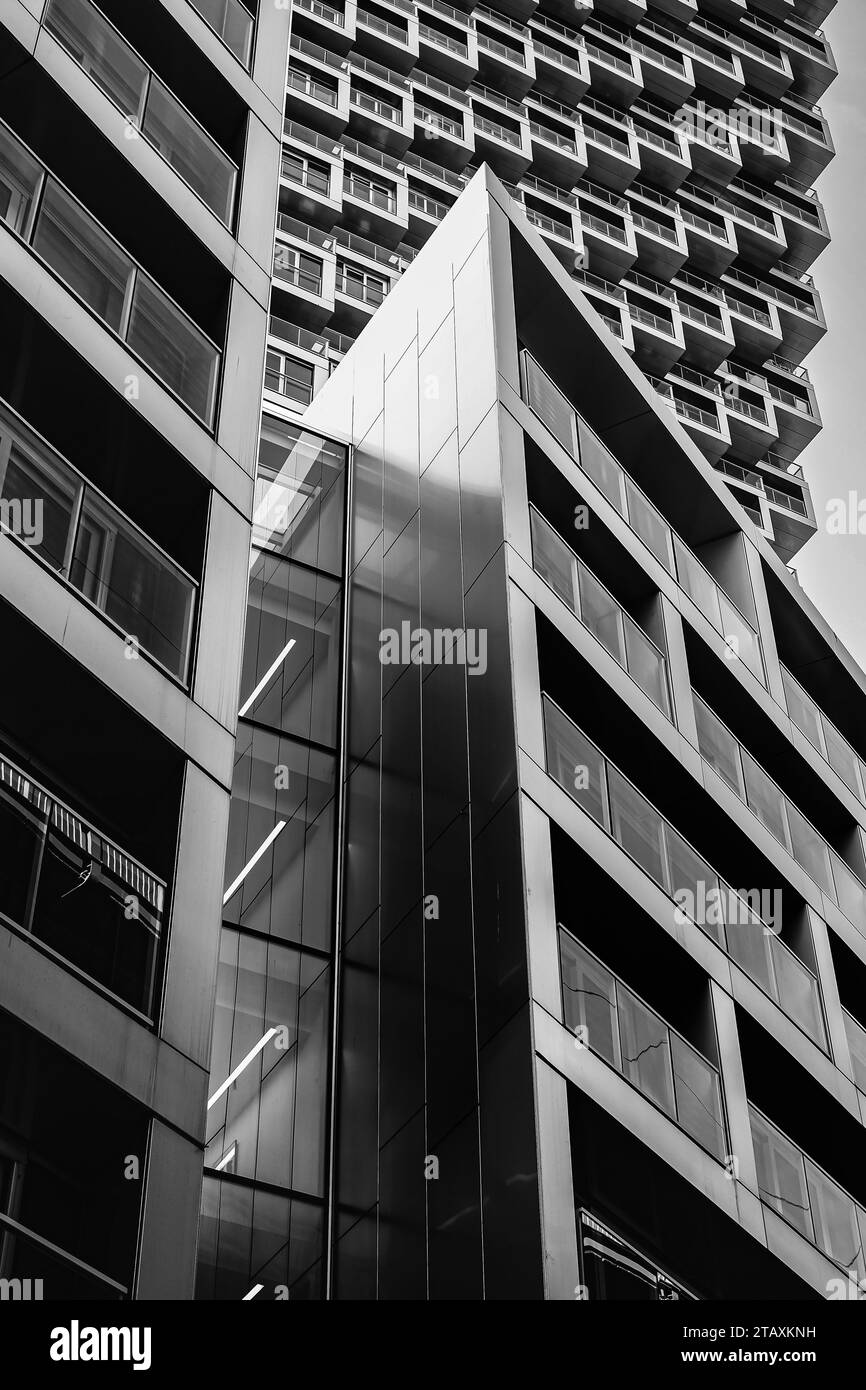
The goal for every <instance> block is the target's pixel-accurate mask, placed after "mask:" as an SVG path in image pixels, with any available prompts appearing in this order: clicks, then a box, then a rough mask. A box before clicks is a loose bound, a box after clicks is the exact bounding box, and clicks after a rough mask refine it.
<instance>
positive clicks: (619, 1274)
mask: <svg viewBox="0 0 866 1390" xmlns="http://www.w3.org/2000/svg"><path fill="white" fill-rule="evenodd" d="M579 1235H580V1257H581V1261H580V1267H581V1280H582V1283H583V1284H584V1286H585V1288H586V1294H587V1298H588V1299H590V1300H594V1301H604V1302H625V1301H628V1302H630V1303H635V1302H644V1303H674V1302H679V1301H680V1300H681V1299H683V1300H684V1299H687V1300H689V1301H691V1302H695V1301H696V1300H695V1296H694V1294H691V1293H689V1292H688V1290H687V1289H684V1288H683V1286H682V1284H678V1283H677V1282H676V1280H674V1279H671V1278H670V1276H669V1275H667V1274H664V1273H663V1272H662V1271H661V1270H660V1269H659V1268H658V1266H657V1265H656V1264H655V1262H654V1261H653V1260H649V1259H647V1258H646V1257H645V1256H644V1255H642V1254H640V1252H639V1251H638V1250H636V1249H635V1247H634V1246H633V1245H631V1244H629V1243H628V1242H627V1241H625V1240H623V1239H622V1238H621V1237H620V1236H618V1235H615V1234H614V1233H613V1231H611V1230H609V1229H608V1228H607V1227H606V1226H603V1225H602V1224H601V1222H600V1221H596V1219H595V1217H592V1216H590V1215H589V1214H588V1213H587V1212H581V1214H580V1227H579Z"/></svg>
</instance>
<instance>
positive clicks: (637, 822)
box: [607, 767, 666, 888]
mask: <svg viewBox="0 0 866 1390" xmlns="http://www.w3.org/2000/svg"><path fill="white" fill-rule="evenodd" d="M607 781H608V791H609V794H610V818H611V825H612V830H613V835H614V838H615V839H616V840H617V841H618V843H619V844H620V845H622V848H623V849H624V850H625V851H626V853H627V854H630V855H631V857H632V859H635V860H637V862H638V864H640V866H641V868H642V869H645V870H646V872H647V873H648V874H649V875H650V876H651V877H652V878H654V879H655V881H656V883H658V884H659V885H660V887H662V888H664V887H665V867H666V866H665V854H664V845H663V828H662V827H663V824H664V823H663V821H662V818H661V816H660V815H659V813H658V811H656V810H655V809H654V808H653V807H652V806H651V805H650V804H649V802H648V801H647V800H646V798H645V797H643V796H641V794H640V792H639V791H637V789H636V788H635V787H633V786H632V785H631V783H630V782H627V781H626V779H625V778H624V777H623V776H622V774H621V773H619V772H617V770H616V768H614V767H608V776H607Z"/></svg>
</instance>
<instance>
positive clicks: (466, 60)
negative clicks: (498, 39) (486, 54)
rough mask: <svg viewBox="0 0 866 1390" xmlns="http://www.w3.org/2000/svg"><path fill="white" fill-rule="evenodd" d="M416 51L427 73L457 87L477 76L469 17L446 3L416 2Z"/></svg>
mask: <svg viewBox="0 0 866 1390" xmlns="http://www.w3.org/2000/svg"><path fill="white" fill-rule="evenodd" d="M418 51H419V61H420V65H421V67H422V68H423V69H424V70H425V71H426V72H432V73H433V74H434V75H435V76H436V77H440V78H442V80H443V81H445V82H453V83H454V85H455V86H457V87H466V86H468V85H469V83H470V82H472V81H473V80H474V79H475V78H476V77H477V76H478V43H477V40H476V38H475V33H474V30H472V29H471V28H470V21H469V16H468V15H467V14H466V12H465V11H464V10H457V9H455V8H454V6H453V5H448V4H445V0H419V5H418Z"/></svg>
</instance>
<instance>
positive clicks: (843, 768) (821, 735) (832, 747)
mask: <svg viewBox="0 0 866 1390" xmlns="http://www.w3.org/2000/svg"><path fill="white" fill-rule="evenodd" d="M781 671H782V684H783V685H784V687H785V703H786V706H787V709H788V714H789V716H790V718H791V721H792V723H794V724H795V725H796V726H797V728H798V729H799V730H800V733H801V734H803V735H804V737H805V738H807V739H808V740H809V742H810V743H811V745H812V747H813V748H814V749H815V751H816V752H817V753H820V755H821V757H822V758H823V760H824V762H825V763H826V764H827V766H828V767H829V768H832V770H833V771H834V772H835V773H836V775H837V777H839V778H840V779H841V780H842V781H843V782H844V783H845V786H846V787H847V788H848V790H849V791H850V792H851V793H852V795H853V796H855V797H856V798H857V800H858V801H859V802H860V805H861V806H866V762H864V760H863V759H862V758H861V757H859V755H858V754H857V753H856V752H855V751H854V749H853V748H852V747H851V744H850V743H849V742H848V740H847V739H846V738H845V736H844V735H843V734H840V732H839V730H838V729H837V728H836V725H835V724H833V723H832V722H831V721H830V720H829V719H828V718H827V716H826V714H825V713H824V711H823V710H822V709H821V707H820V706H819V705H818V704H816V702H815V701H814V700H813V699H812V697H811V695H809V694H808V693H807V692H806V690H804V688H803V686H802V685H801V684H800V682H799V681H798V680H795V678H794V676H792V674H791V672H790V671H789V670H788V669H787V667H785V666H782V667H781Z"/></svg>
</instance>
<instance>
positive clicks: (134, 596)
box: [0, 413, 196, 682]
mask: <svg viewBox="0 0 866 1390" xmlns="http://www.w3.org/2000/svg"><path fill="white" fill-rule="evenodd" d="M0 501H2V502H3V503H4V527H5V528H6V529H8V530H9V531H10V533H11V534H12V535H13V536H14V537H15V538H16V539H17V540H19V541H20V542H21V544H23V545H25V546H26V547H27V548H28V549H29V550H32V552H33V554H34V555H37V556H38V557H39V558H40V559H41V560H43V561H44V562H45V564H47V565H49V566H50V567H51V568H52V569H53V570H56V571H57V572H58V574H59V575H61V577H62V578H64V579H66V580H68V581H69V583H70V584H72V585H74V587H75V588H76V589H77V590H78V591H79V592H80V593H82V594H84V596H85V598H87V599H88V600H89V601H90V602H91V603H92V604H93V605H94V606H95V607H96V608H98V609H99V611H100V612H101V613H104V614H105V615H106V616H107V617H108V618H110V619H111V620H112V622H115V623H116V624H117V625H118V627H119V628H120V629H121V631H122V633H123V634H124V636H125V637H126V638H133V639H134V640H135V642H136V643H137V644H138V645H139V646H140V647H141V648H143V649H144V651H146V652H147V653H148V654H149V655H150V656H152V657H155V659H156V660H157V661H159V662H160V664H161V665H162V666H164V667H165V668H166V670H168V671H170V672H171V674H172V675H173V676H176V677H177V678H178V679H179V680H181V681H184V682H185V681H186V679H187V676H188V668H189V656H190V651H191V648H192V631H193V614H194V607H195V592H196V590H195V584H194V582H193V580H192V579H190V577H189V576H188V575H186V574H184V572H183V570H181V569H180V567H179V566H178V565H176V564H175V563H174V561H172V560H170V559H169V557H168V556H167V555H165V554H164V553H163V552H162V551H161V550H160V549H159V548H158V547H157V546H156V545H154V544H153V542H152V541H150V540H149V539H148V538H147V537H146V536H145V535H144V534H143V533H142V532H141V531H139V530H138V529H137V527H135V526H133V524H132V522H130V521H129V520H128V519H127V518H126V517H125V516H124V515H123V513H122V512H120V511H118V509H117V508H116V507H114V506H112V504H111V503H110V502H109V501H108V500H107V498H105V497H103V496H102V495H101V494H100V493H98V492H97V491H96V490H95V489H94V488H93V487H91V486H90V485H89V484H88V483H86V482H85V480H84V478H83V477H82V476H81V474H79V473H78V472H77V471H76V470H75V469H74V468H72V467H71V466H70V465H69V464H67V463H66V462H65V461H64V460H63V459H61V458H60V457H59V455H54V454H53V453H52V451H51V450H50V449H49V448H48V445H47V444H45V443H44V441H42V440H40V439H38V437H37V436H36V435H31V434H30V432H29V431H27V430H25V429H24V427H23V425H21V424H20V423H19V422H17V421H16V420H14V419H13V418H12V417H11V416H6V415H4V414H3V413H0Z"/></svg>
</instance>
